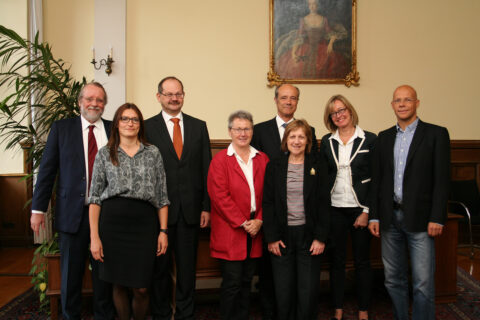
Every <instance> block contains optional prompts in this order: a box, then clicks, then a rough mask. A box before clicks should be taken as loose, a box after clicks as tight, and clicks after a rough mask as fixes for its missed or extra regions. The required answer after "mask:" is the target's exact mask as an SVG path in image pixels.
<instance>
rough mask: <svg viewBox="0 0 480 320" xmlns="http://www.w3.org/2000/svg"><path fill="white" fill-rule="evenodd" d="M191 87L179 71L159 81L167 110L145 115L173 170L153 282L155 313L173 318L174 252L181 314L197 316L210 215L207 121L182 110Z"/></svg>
mask: <svg viewBox="0 0 480 320" xmlns="http://www.w3.org/2000/svg"><path fill="white" fill-rule="evenodd" d="M184 98H185V92H184V91H183V84H182V82H181V81H180V80H179V79H177V78H176V77H166V78H164V79H162V80H161V81H160V83H159V84H158V92H157V100H158V102H160V104H161V106H162V111H161V112H160V113H159V114H158V115H156V116H154V117H152V118H150V119H148V120H146V121H145V134H146V137H147V140H148V141H149V142H150V143H152V144H153V145H155V146H156V147H157V148H158V149H159V150H160V153H161V154H162V158H163V162H164V166H165V173H166V176H167V192H168V199H169V200H170V206H169V208H168V230H160V231H161V232H165V233H168V249H167V254H166V255H163V256H160V257H157V261H156V267H155V271H154V280H153V285H152V295H151V300H150V304H151V309H152V317H153V319H169V320H170V319H171V318H172V313H173V310H172V307H171V302H172V301H171V300H172V299H171V293H172V279H171V277H170V270H171V268H172V262H173V260H172V259H173V255H174V256H175V266H176V282H175V284H176V287H175V306H176V310H175V319H194V311H195V308H194V307H195V306H194V293H195V280H196V279H195V275H196V264H197V247H198V234H199V227H200V228H205V227H207V226H208V225H209V221H210V199H209V197H208V193H207V174H208V167H209V165H210V160H211V159H212V154H211V151H210V138H209V136H208V130H207V124H206V123H205V121H202V120H199V119H196V118H194V117H191V116H189V115H187V114H185V113H183V112H182V107H183V103H184Z"/></svg>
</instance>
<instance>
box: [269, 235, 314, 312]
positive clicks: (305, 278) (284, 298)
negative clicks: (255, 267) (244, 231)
mask: <svg viewBox="0 0 480 320" xmlns="http://www.w3.org/2000/svg"><path fill="white" fill-rule="evenodd" d="M287 230H288V231H287V237H286V239H285V240H284V244H285V246H286V248H285V249H283V248H282V249H281V253H282V255H281V256H280V257H279V256H275V255H271V257H272V267H273V279H274V282H275V297H276V301H277V319H279V320H311V319H316V318H317V314H318V304H319V301H318V289H319V286H320V257H321V256H312V255H311V254H310V251H309V249H310V246H311V245H312V243H311V242H310V241H307V240H306V239H305V226H295V227H293V226H292V227H288V229H287Z"/></svg>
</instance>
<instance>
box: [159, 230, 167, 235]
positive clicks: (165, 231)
mask: <svg viewBox="0 0 480 320" xmlns="http://www.w3.org/2000/svg"><path fill="white" fill-rule="evenodd" d="M160 232H163V233H165V234H168V229H160Z"/></svg>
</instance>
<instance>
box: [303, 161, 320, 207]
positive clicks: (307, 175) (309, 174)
mask: <svg viewBox="0 0 480 320" xmlns="http://www.w3.org/2000/svg"><path fill="white" fill-rule="evenodd" d="M317 174H318V172H316V170H315V166H314V165H313V161H312V158H311V157H310V156H309V155H305V162H304V172H303V202H304V203H307V199H308V197H309V196H310V193H311V191H312V190H313V189H314V186H315V180H316V179H315V178H316V176H317Z"/></svg>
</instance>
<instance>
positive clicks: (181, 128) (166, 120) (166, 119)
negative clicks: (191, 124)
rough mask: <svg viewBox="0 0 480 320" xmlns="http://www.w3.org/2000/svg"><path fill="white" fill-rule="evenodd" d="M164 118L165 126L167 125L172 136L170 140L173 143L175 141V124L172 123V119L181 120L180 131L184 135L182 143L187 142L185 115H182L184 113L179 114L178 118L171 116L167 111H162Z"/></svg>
mask: <svg viewBox="0 0 480 320" xmlns="http://www.w3.org/2000/svg"><path fill="white" fill-rule="evenodd" d="M162 116H163V120H165V124H166V125H167V130H168V134H169V135H170V139H172V141H173V127H174V125H175V124H174V123H173V121H170V119H172V118H178V119H180V121H179V122H178V124H179V125H180V131H181V133H182V143H183V142H184V141H185V139H184V138H183V136H184V133H183V114H182V112H179V113H178V114H177V115H176V116H171V115H169V114H168V113H166V112H165V111H162Z"/></svg>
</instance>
